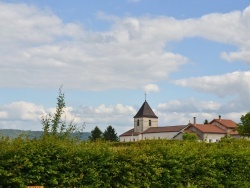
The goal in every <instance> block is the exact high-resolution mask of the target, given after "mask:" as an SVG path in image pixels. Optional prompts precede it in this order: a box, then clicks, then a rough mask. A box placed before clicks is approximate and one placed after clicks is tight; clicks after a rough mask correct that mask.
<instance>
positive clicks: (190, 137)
mask: <svg viewBox="0 0 250 188" xmlns="http://www.w3.org/2000/svg"><path fill="white" fill-rule="evenodd" d="M182 139H183V140H190V141H195V140H197V139H198V137H197V135H196V133H183V135H182Z"/></svg>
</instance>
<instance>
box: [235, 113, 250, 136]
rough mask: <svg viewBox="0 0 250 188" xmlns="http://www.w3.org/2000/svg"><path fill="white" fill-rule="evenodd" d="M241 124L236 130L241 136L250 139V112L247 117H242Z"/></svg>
mask: <svg viewBox="0 0 250 188" xmlns="http://www.w3.org/2000/svg"><path fill="white" fill-rule="evenodd" d="M240 121H241V123H239V124H238V125H237V127H236V130H237V131H238V132H239V134H240V135H241V136H247V137H250V112H248V113H247V114H246V115H242V116H241V118H240Z"/></svg>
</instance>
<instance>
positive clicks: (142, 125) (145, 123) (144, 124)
mask: <svg viewBox="0 0 250 188" xmlns="http://www.w3.org/2000/svg"><path fill="white" fill-rule="evenodd" d="M138 120H139V126H138V125H137V121H138ZM149 120H151V126H149V124H150V123H149ZM150 127H158V119H157V118H147V117H142V118H134V129H135V132H144V131H145V130H147V129H148V128H150Z"/></svg>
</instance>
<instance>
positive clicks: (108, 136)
mask: <svg viewBox="0 0 250 188" xmlns="http://www.w3.org/2000/svg"><path fill="white" fill-rule="evenodd" d="M103 139H104V140H106V141H111V142H116V141H118V136H117V134H116V132H115V129H114V128H113V127H112V126H111V125H109V126H108V127H107V128H106V130H105V131H104V133H103Z"/></svg>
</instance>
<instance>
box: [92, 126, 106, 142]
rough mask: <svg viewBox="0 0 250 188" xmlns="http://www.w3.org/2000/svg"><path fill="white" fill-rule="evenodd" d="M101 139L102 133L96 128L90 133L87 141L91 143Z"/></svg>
mask: <svg viewBox="0 0 250 188" xmlns="http://www.w3.org/2000/svg"><path fill="white" fill-rule="evenodd" d="M102 138H103V133H102V131H101V130H100V129H99V127H98V126H96V127H95V128H94V129H93V130H92V131H91V135H90V136H89V139H90V140H91V141H96V140H98V139H102Z"/></svg>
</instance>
